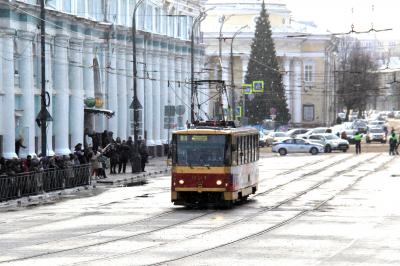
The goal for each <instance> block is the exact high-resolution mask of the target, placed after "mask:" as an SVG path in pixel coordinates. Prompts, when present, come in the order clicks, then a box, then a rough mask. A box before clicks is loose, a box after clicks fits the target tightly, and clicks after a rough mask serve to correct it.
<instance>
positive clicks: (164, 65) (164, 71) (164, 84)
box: [160, 40, 169, 144]
mask: <svg viewBox="0 0 400 266" xmlns="http://www.w3.org/2000/svg"><path fill="white" fill-rule="evenodd" d="M161 49H162V50H161V63H160V66H161V71H160V80H161V115H160V128H161V141H162V143H163V144H168V141H167V139H168V130H167V129H166V128H165V123H164V122H165V120H164V118H165V106H166V105H168V91H169V88H168V42H167V40H164V41H163V42H162V43H161Z"/></svg>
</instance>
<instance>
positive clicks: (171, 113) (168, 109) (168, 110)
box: [164, 105, 175, 116]
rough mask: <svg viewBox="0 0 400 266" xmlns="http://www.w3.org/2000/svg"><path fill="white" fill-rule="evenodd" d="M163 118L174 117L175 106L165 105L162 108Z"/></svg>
mask: <svg viewBox="0 0 400 266" xmlns="http://www.w3.org/2000/svg"><path fill="white" fill-rule="evenodd" d="M164 115H165V116H175V105H166V106H165V107H164Z"/></svg>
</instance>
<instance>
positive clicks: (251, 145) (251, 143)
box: [250, 136, 254, 162]
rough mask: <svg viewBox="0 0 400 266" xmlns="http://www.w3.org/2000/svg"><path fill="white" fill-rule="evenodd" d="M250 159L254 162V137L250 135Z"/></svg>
mask: <svg viewBox="0 0 400 266" xmlns="http://www.w3.org/2000/svg"><path fill="white" fill-rule="evenodd" d="M250 161H251V162H254V138H253V136H250Z"/></svg>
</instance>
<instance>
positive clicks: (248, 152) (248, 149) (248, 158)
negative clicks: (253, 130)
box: [246, 136, 250, 163]
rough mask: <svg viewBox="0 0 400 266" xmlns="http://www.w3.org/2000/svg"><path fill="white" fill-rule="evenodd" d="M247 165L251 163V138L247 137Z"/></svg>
mask: <svg viewBox="0 0 400 266" xmlns="http://www.w3.org/2000/svg"><path fill="white" fill-rule="evenodd" d="M246 154H247V156H246V163H249V162H250V136H246Z"/></svg>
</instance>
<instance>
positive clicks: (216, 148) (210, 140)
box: [176, 135, 226, 166]
mask: <svg viewBox="0 0 400 266" xmlns="http://www.w3.org/2000/svg"><path fill="white" fill-rule="evenodd" d="M225 150H226V136H225V135H178V136H177V150H176V151H177V154H176V155H177V158H176V159H177V160H176V162H177V165H181V166H223V165H224V164H225V153H226V152H225Z"/></svg>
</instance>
